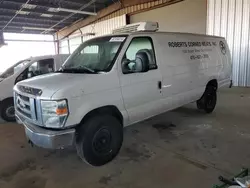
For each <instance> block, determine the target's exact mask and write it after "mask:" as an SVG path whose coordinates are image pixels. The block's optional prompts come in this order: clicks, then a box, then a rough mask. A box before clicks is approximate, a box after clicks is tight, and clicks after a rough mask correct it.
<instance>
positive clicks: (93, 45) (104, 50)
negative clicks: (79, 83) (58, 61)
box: [59, 35, 126, 74]
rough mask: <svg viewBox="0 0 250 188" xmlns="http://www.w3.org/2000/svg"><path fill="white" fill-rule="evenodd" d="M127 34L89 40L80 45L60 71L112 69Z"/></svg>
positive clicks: (88, 71)
mask: <svg viewBox="0 0 250 188" xmlns="http://www.w3.org/2000/svg"><path fill="white" fill-rule="evenodd" d="M125 40H126V36H124V35H122V36H108V37H100V38H96V39H92V40H89V41H87V42H85V43H83V44H82V45H80V46H79V47H78V48H77V49H76V51H75V52H74V53H73V54H72V55H71V56H70V57H69V58H68V60H67V61H66V62H65V64H64V65H63V66H62V68H61V69H60V71H59V72H67V73H93V74H94V73H99V72H108V71H110V70H111V68H112V66H113V64H114V61H115V59H116V56H117V54H118V53H119V51H120V49H121V47H122V45H123V43H124V42H125Z"/></svg>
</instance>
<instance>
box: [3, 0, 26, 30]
mask: <svg viewBox="0 0 250 188" xmlns="http://www.w3.org/2000/svg"><path fill="white" fill-rule="evenodd" d="M29 2H30V0H27V1H26V3H25V5H26V4H28V3H29ZM22 9H23V7H21V8H20V9H19V11H18V12H16V14H15V15H14V16H13V17H12V18H11V19H10V21H9V22H8V23H7V24H6V25H5V26H4V27H3V28H2V31H3V30H4V29H5V28H6V27H7V26H8V25H9V24H10V23H11V22H12V20H14V19H15V17H16V16H17V15H18V13H19V12H20V11H21V10H22Z"/></svg>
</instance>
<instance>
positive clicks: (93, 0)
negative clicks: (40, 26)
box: [41, 0, 96, 34]
mask: <svg viewBox="0 0 250 188" xmlns="http://www.w3.org/2000/svg"><path fill="white" fill-rule="evenodd" d="M95 1H96V0H91V1H90V2H89V3H87V4H85V5H83V6H82V7H81V8H80V9H78V10H80V11H81V10H83V9H85V8H87V7H88V6H89V5H91V4H93V3H94V2H95ZM75 14H76V13H72V14H70V15H69V16H67V17H65V18H64V19H62V20H61V21H59V22H58V23H56V24H55V25H53V26H52V27H50V28H49V29H53V28H54V27H55V26H57V25H58V24H60V23H62V22H64V21H65V20H67V19H69V18H70V17H72V16H74V15H75ZM46 31H47V30H45V31H43V32H42V33H41V34H44V33H46Z"/></svg>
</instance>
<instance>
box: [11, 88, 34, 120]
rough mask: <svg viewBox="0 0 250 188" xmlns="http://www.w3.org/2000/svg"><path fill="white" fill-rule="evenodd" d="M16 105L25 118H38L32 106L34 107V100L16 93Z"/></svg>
mask: <svg viewBox="0 0 250 188" xmlns="http://www.w3.org/2000/svg"><path fill="white" fill-rule="evenodd" d="M32 103H33V104H32ZM15 104H16V110H17V111H18V112H19V113H21V114H22V115H23V116H25V117H27V118H29V119H33V120H35V119H36V117H35V116H34V114H35V111H34V110H35V109H33V108H32V105H34V99H33V100H32V99H31V98H29V97H27V96H23V95H20V94H18V93H16V95H15Z"/></svg>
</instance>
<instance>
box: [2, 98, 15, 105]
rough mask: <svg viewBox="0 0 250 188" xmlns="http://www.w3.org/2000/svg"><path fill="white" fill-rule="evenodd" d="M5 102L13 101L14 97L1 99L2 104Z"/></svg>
mask: <svg viewBox="0 0 250 188" xmlns="http://www.w3.org/2000/svg"><path fill="white" fill-rule="evenodd" d="M6 102H14V98H13V97H9V98H6V99H4V100H2V101H1V104H4V103H6Z"/></svg>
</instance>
